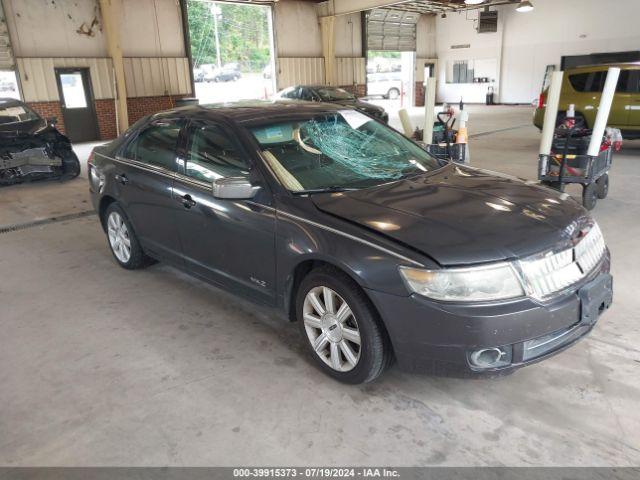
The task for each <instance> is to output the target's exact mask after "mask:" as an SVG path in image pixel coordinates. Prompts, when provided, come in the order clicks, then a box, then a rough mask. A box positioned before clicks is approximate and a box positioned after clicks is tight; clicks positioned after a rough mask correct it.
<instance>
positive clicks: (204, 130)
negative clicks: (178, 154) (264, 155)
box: [186, 126, 249, 182]
mask: <svg viewBox="0 0 640 480" xmlns="http://www.w3.org/2000/svg"><path fill="white" fill-rule="evenodd" d="M186 167H187V168H186V174H187V175H188V176H189V177H193V178H196V179H198V180H203V181H205V182H212V181H214V180H216V179H218V178H225V177H248V176H249V168H248V166H247V163H246V162H245V161H244V159H243V158H242V157H241V155H240V154H239V153H238V150H237V149H236V148H235V146H234V144H233V143H232V142H231V139H230V138H229V136H228V135H227V134H226V133H225V132H224V130H222V129H221V128H220V127H218V126H206V127H200V128H197V129H194V130H193V131H192V132H191V138H190V140H189V153H188V155H187V164H186Z"/></svg>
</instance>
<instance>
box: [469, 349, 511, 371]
mask: <svg viewBox="0 0 640 480" xmlns="http://www.w3.org/2000/svg"><path fill="white" fill-rule="evenodd" d="M469 361H470V362H471V365H472V366H474V367H476V368H496V367H503V366H505V365H509V364H510V363H511V347H491V348H481V349H480V350H475V351H473V352H471V354H470V355H469Z"/></svg>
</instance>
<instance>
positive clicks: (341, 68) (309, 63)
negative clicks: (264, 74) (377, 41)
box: [277, 57, 366, 90]
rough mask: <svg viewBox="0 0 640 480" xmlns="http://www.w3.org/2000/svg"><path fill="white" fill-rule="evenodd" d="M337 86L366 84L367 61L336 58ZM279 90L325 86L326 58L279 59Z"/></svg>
mask: <svg viewBox="0 0 640 480" xmlns="http://www.w3.org/2000/svg"><path fill="white" fill-rule="evenodd" d="M336 73H337V85H353V83H354V81H355V83H358V84H362V85H364V83H365V82H366V71H365V59H364V58H362V57H356V58H336ZM277 78H278V89H279V90H281V89H283V88H287V87H290V86H292V85H323V84H324V58H322V57H285V58H282V57H280V58H278V76H277Z"/></svg>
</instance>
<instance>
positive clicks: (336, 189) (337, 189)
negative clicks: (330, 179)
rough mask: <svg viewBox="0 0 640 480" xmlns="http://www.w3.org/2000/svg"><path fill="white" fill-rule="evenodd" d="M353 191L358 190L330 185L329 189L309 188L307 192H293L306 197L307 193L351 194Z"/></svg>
mask: <svg viewBox="0 0 640 480" xmlns="http://www.w3.org/2000/svg"><path fill="white" fill-rule="evenodd" d="M353 190H358V189H357V188H347V187H339V186H336V185H332V186H329V187H322V188H309V189H307V190H297V191H295V192H293V193H294V194H295V195H306V194H309V193H330V192H351V191H353Z"/></svg>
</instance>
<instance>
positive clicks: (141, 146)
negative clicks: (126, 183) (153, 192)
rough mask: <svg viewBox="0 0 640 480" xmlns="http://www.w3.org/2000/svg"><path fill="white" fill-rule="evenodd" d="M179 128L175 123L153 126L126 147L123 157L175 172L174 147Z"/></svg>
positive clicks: (162, 123) (160, 123)
mask: <svg viewBox="0 0 640 480" xmlns="http://www.w3.org/2000/svg"><path fill="white" fill-rule="evenodd" d="M180 128H181V127H180V125H179V124H178V123H175V122H158V123H155V124H153V125H152V126H150V127H149V128H147V129H145V130H143V131H142V132H140V134H139V135H138V137H137V138H136V139H135V140H133V141H132V142H131V143H130V144H129V145H128V146H127V148H126V150H125V152H124V157H125V158H128V159H131V160H137V161H139V162H143V163H148V164H150V165H155V166H158V167H163V168H166V169H168V170H173V171H176V170H177V166H176V145H177V143H178V137H179V136H180Z"/></svg>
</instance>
